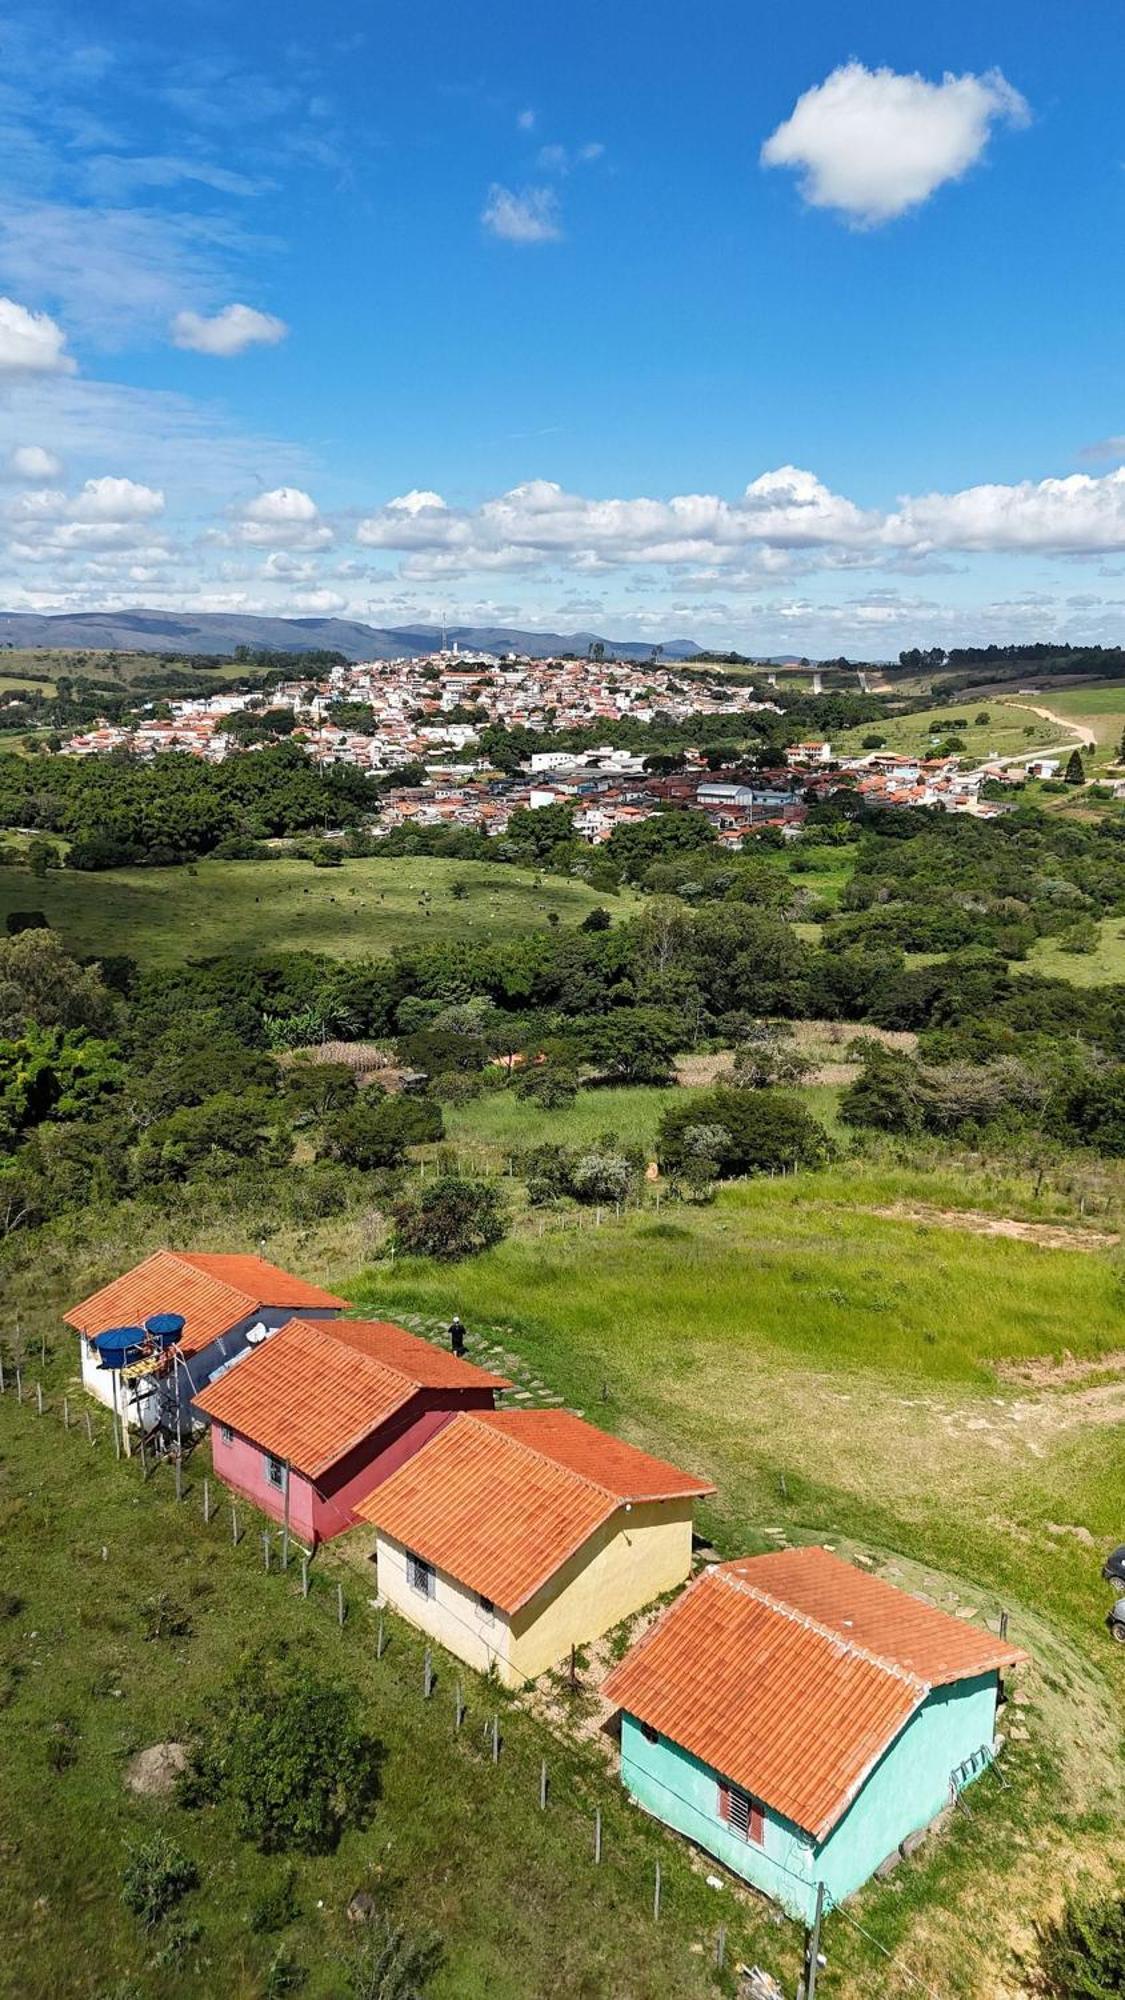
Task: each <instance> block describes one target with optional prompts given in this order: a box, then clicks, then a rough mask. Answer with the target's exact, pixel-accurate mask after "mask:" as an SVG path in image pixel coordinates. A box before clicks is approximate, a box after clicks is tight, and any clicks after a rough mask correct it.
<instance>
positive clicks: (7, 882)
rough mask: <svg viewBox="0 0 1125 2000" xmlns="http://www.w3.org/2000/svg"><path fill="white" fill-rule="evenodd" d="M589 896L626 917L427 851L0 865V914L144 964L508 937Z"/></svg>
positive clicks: (628, 902) (74, 945)
mask: <svg viewBox="0 0 1125 2000" xmlns="http://www.w3.org/2000/svg"><path fill="white" fill-rule="evenodd" d="M455 884H460V885H462V886H463V888H464V890H465V894H464V895H463V896H460V897H457V896H455V895H454V893H453V892H454V885H455ZM595 904H602V905H603V906H604V907H606V908H608V909H610V910H611V911H613V912H614V913H615V914H618V915H623V914H625V913H626V912H627V911H628V910H629V909H630V908H631V907H632V898H630V897H626V896H616V897H615V896H612V895H602V894H599V893H595V891H593V890H592V889H588V888H587V887H586V885H585V884H584V883H582V882H575V881H568V880H564V879H562V878H560V877H557V876H544V877H543V878H542V880H541V881H539V882H537V880H536V877H535V875H534V873H533V872H532V871H530V870H528V869H523V868H507V867H500V866H498V865H496V864H493V863H491V862H483V861H439V860H431V859H429V858H427V857H416V858H413V859H408V860H389V859H388V860H382V859H381V858H379V857H376V858H375V859H372V860H356V861H352V860H346V861H345V862H344V863H343V865H342V866H341V867H339V868H315V867H314V866H313V865H312V863H311V862H308V861H294V860H288V859H285V860H276V861H199V862H196V863H194V864H192V865H189V866H186V867H180V868H115V869H107V870H105V871H103V872H99V873H96V874H85V873H80V872H78V871H74V872H71V871H70V870H67V869H58V870H54V869H53V870H51V871H50V872H49V873H48V874H47V875H46V876H45V877H43V878H42V879H41V880H38V881H37V880H35V879H33V878H32V877H31V876H30V875H28V874H27V873H26V872H25V871H24V870H22V869H18V868H0V923H2V921H3V919H4V918H5V917H6V916H7V914H8V912H9V911H10V910H42V911H43V912H44V914H45V916H46V917H47V919H48V921H49V922H50V923H51V924H52V926H53V927H54V928H55V929H56V930H57V931H58V932H59V934H60V936H61V937H62V939H63V941H64V943H65V944H67V945H68V947H69V948H70V949H71V950H72V951H74V952H76V953H78V954H79V955H80V956H82V957H97V956H99V955H100V954H111V953H118V952H123V953H125V954H127V955H128V956H129V957H131V958H135V959H137V961H138V962H139V963H140V964H142V965H172V964H177V963H180V962H182V961H183V960H185V959H192V958H210V957H213V956H217V955H220V954H224V953H233V954H235V955H245V956H247V957H250V956H252V955H253V954H254V953H255V952H269V951H279V950H284V951H319V952H326V953H328V954H329V955H331V956H334V957H340V958H360V957H381V956H384V955H385V954H386V953H388V952H390V951H393V950H394V948H395V947H396V946H397V945H407V944H418V943H422V942H425V943H430V942H433V943H444V942H446V941H447V940H449V939H451V938H457V937H464V936H471V937H476V938H481V939H489V938H498V939H499V938H505V937H510V936H512V935H514V934H515V933H516V932H518V931H527V930H535V929H538V928H540V927H542V926H543V925H545V924H547V923H548V922H549V921H550V919H551V918H552V916H553V917H556V918H557V919H558V920H559V922H560V923H564V924H577V923H580V922H581V920H582V918H583V917H584V916H586V914H587V913H588V911H590V910H592V909H593V908H594V906H595Z"/></svg>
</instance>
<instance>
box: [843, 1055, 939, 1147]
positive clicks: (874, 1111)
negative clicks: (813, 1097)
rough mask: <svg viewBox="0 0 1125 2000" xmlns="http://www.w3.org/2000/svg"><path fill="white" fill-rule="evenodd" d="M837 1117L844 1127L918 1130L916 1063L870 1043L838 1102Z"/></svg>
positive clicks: (919, 1093)
mask: <svg viewBox="0 0 1125 2000" xmlns="http://www.w3.org/2000/svg"><path fill="white" fill-rule="evenodd" d="M840 1117H841V1118H842V1119H843V1121H844V1123H845V1125H865V1126H869V1127H871V1128H872V1129H873V1130H875V1131H877V1132H918V1131H920V1130H921V1127H922V1091H921V1080H920V1078H919V1075H918V1070H917V1066H916V1064H914V1063H913V1062H912V1061H911V1060H910V1057H909V1056H906V1055H902V1054H900V1052H899V1051H898V1050H897V1049H888V1048H884V1047H883V1046H882V1044H881V1043H878V1042H875V1043H872V1044H871V1046H870V1047H869V1048H868V1049H867V1050H866V1052H865V1054H864V1059H863V1067H862V1069H861V1070H860V1072H859V1075H858V1076H857V1077H856V1079H855V1081H854V1082H853V1083H850V1084H849V1085H848V1087H847V1089H846V1090H845V1091H844V1093H843V1096H842V1097H841V1099H840Z"/></svg>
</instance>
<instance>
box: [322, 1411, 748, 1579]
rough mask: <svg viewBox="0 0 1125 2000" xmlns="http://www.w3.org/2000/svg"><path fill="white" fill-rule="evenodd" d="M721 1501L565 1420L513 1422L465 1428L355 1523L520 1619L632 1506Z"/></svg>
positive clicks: (418, 1460) (431, 1450)
mask: <svg viewBox="0 0 1125 2000" xmlns="http://www.w3.org/2000/svg"><path fill="white" fill-rule="evenodd" d="M713 1491H714V1488H713V1487H710V1486H708V1485H707V1484H706V1483H705V1482H704V1481H702V1480H696V1479H692V1478H691V1477H690V1476H689V1475H687V1474H684V1473H681V1472H678V1471H677V1469H676V1467H675V1466H670V1465H665V1464H664V1462H663V1461H662V1460H661V1459H656V1458H650V1457H649V1456H648V1454H647V1453H646V1452H641V1451H635V1450H634V1449H633V1447H632V1446H631V1445H627V1444H623V1443H622V1442H621V1440H620V1439H619V1438H611V1437H608V1436H607V1435H606V1434H605V1433H604V1432H602V1431H598V1430H595V1429H594V1427H593V1425H592V1424H585V1423H583V1422H582V1420H581V1418H578V1417H572V1416H569V1415H568V1414H567V1413H566V1412H565V1411H555V1410H510V1411H509V1410H505V1411H495V1412H492V1411H490V1412H485V1413H478V1412H474V1413H473V1414H472V1415H466V1416H461V1417H456V1418H455V1419H454V1421H453V1422H452V1423H451V1424H447V1425H446V1427H445V1429H444V1430H443V1431H440V1432H439V1434H438V1435H437V1437H435V1438H432V1439H431V1441H430V1442H429V1444H426V1445H423V1447H422V1449H421V1451H419V1452H416V1453H415V1454H414V1456H413V1458H411V1459H409V1460H408V1462H407V1463H406V1464H405V1465H403V1466H400V1468H399V1470H398V1471H397V1472H395V1473H392V1475H391V1477H390V1478H389V1479H388V1480H386V1481H384V1483H383V1485H382V1486H380V1487H378V1488H377V1490H376V1491H375V1492H374V1493H372V1494H370V1495H368V1496H367V1497H366V1498H365V1499H364V1500H362V1501H361V1502H360V1503H359V1505H358V1506H357V1508H356V1512H357V1514H359V1515H361V1516H362V1518H363V1519H364V1520H366V1521H371V1522H373V1523H374V1524H375V1526H376V1527H378V1528H380V1529H382V1531H383V1532H384V1533H385V1534H387V1535H390V1536H392V1537H393V1539H394V1540H395V1541H397V1542H402V1543H404V1544H405V1546H406V1547H407V1548H409V1549H411V1550H413V1551H414V1553H415V1554H417V1555H420V1556H422V1557H424V1558H425V1560H426V1561H427V1562H432V1563H434V1564H435V1565H436V1567H437V1568H438V1569H442V1570H445V1572H446V1573H447V1575H450V1576H453V1577H456V1578H457V1580H458V1582H459V1583H463V1584H464V1585H466V1587H467V1588H468V1589H470V1590H476V1591H479V1592H480V1594H481V1595H482V1596H483V1597H489V1598H491V1599H492V1602H493V1603H494V1604H497V1605H499V1607H500V1609H501V1610H502V1611H505V1612H509V1613H511V1612H514V1611H518V1610H519V1608H520V1606H521V1605H523V1604H526V1603H527V1601H528V1599H529V1598H531V1597H533V1596H534V1595H535V1593H536V1591H537V1590H539V1589H541V1588H542V1586H543V1585H544V1584H545V1583H546V1582H547V1581H548V1579H549V1578H550V1577H552V1576H554V1574H555V1572H556V1571H557V1570H558V1569H559V1568H560V1567H561V1566H562V1564H563V1563H564V1562H565V1561H566V1560H567V1557H568V1556H571V1555H573V1554H574V1552H575V1550H577V1549H580V1548H581V1547H582V1544H583V1543H584V1542H586V1541H588V1540H589V1538H590V1536H591V1535H592V1534H593V1533H594V1531H595V1529H596V1528H598V1527H600V1526H601V1525H602V1523H603V1522H605V1521H608V1520H610V1519H611V1518H612V1516H613V1515H614V1514H616V1513H617V1511H618V1509H619V1507H621V1506H622V1505H623V1504H624V1503H625V1501H626V1500H630V1499H631V1500H637V1501H640V1500H643V1499H657V1498H666V1499H672V1498H677V1497H681V1496H690V1495H692V1494H695V1493H710V1492H713Z"/></svg>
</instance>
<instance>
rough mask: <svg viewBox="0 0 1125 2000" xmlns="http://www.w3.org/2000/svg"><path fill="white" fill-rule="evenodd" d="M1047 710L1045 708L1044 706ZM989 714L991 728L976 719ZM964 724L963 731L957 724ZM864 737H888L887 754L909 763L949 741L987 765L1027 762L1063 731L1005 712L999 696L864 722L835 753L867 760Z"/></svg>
mask: <svg viewBox="0 0 1125 2000" xmlns="http://www.w3.org/2000/svg"><path fill="white" fill-rule="evenodd" d="M1045 705H1046V704H1045ZM984 714H987V716H988V718H989V719H988V721H987V722H986V723H982V722H978V721H977V719H976V718H977V716H978V715H984ZM957 722H963V723H964V727H963V728H960V729H958V728H955V727H954V724H955V723H957ZM865 736H883V737H885V738H886V748H887V750H888V751H894V752H895V753H896V754H898V755H901V756H904V757H915V756H922V755H924V754H925V753H926V752H927V751H929V750H936V749H938V748H939V747H940V745H941V744H942V743H945V742H946V741H948V739H949V738H950V737H954V736H955V737H956V738H957V739H958V741H959V742H963V743H964V745H965V749H964V752H963V753H962V754H963V755H964V756H966V757H969V758H971V759H973V760H974V761H975V762H978V763H979V762H982V761H983V760H985V759H986V758H988V757H990V756H991V755H992V753H993V752H994V751H995V752H996V754H997V755H998V756H1001V757H1018V756H1022V755H1023V753H1024V751H1028V750H1035V749H1036V748H1038V747H1039V746H1041V745H1046V744H1048V743H1057V742H1058V740H1059V730H1058V728H1057V726H1056V725H1055V724H1053V723H1050V722H1046V721H1044V720H1043V719H1042V718H1041V717H1040V716H1037V715H1032V714H1030V713H1026V712H1024V711H1023V710H1022V709H1017V708H1014V707H1006V706H1005V704H1004V703H1003V702H1001V701H999V700H998V699H997V698H996V697H994V696H991V695H990V696H987V697H984V698H982V697H980V696H976V697H974V696H972V695H968V696H966V697H965V698H964V699H962V698H961V697H960V696H958V698H957V702H956V705H950V706H946V707H942V708H928V709H923V710H919V712H918V713H917V714H916V715H897V716H889V717H886V718H884V720H882V721H881V722H865V723H864V724H862V726H861V727H859V728H857V729H845V730H843V731H842V732H841V734H840V735H839V736H837V737H833V739H832V747H833V749H834V750H837V751H839V752H840V753H841V754H842V755H844V756H848V757H857V756H860V755H861V754H863V738H864V737H865Z"/></svg>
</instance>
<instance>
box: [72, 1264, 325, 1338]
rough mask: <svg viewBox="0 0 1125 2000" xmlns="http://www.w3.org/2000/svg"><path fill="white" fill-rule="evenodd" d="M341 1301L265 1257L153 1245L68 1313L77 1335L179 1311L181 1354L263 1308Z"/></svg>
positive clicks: (309, 1306) (321, 1305) (320, 1305)
mask: <svg viewBox="0 0 1125 2000" xmlns="http://www.w3.org/2000/svg"><path fill="white" fill-rule="evenodd" d="M346 1303H347V1301H346V1300H345V1299H338V1298H336V1297H335V1296H334V1294H333V1293H332V1292H326V1291H323V1290H322V1289H321V1287H320V1286H319V1285H311V1284H309V1283H308V1281H307V1280H306V1279H304V1278H298V1277H295V1276H294V1274H293V1272H292V1271H283V1270H282V1269H281V1268H280V1266H278V1265H277V1264H268V1263H267V1262H266V1260H265V1259H264V1258H263V1257H251V1256H241V1255H225V1254H218V1255H212V1254H210V1253H204V1252H202V1251H196V1250H156V1251H154V1252H153V1254H152V1256H151V1257H146V1258H145V1260H144V1262H143V1263H142V1264H137V1265H136V1266H135V1267H134V1269H133V1270H131V1271H126V1272H125V1273H124V1274H123V1276H121V1277H120V1278H114V1279H113V1280H112V1281H111V1283H110V1284H108V1285H103V1286H102V1288H101V1290H100V1291H97V1292H93V1293H91V1295H90V1297H89V1298H88V1299H83V1300H82V1302H81V1304H80V1305H76V1306H72V1307H71V1309H70V1311H69V1312H68V1313H66V1314H65V1315H64V1318H65V1320H66V1324H67V1325H68V1326H73V1327H76V1328H77V1330H78V1332H79V1333H84V1334H96V1333H104V1332H105V1331H106V1329H107V1328H109V1327H111V1326H131V1325H133V1324H135V1323H138V1322H141V1321H143V1320H145V1319H147V1318H148V1317H149V1315H150V1314H152V1313H157V1312H177V1313H182V1314H183V1316H184V1320H185V1326H184V1332H183V1338H182V1340H181V1341H180V1343H179V1351H180V1353H181V1354H185V1355H188V1354H198V1353H199V1352H200V1350H201V1349H202V1348H204V1347H209V1346H210V1344H211V1342H212V1341H213V1340H217V1339H218V1337H219V1335H220V1334H222V1333H227V1332H229V1331H230V1328H231V1327H232V1326H237V1325H238V1323H239V1321H240V1320H244V1319H247V1318H249V1317H250V1316H251V1315H252V1314H254V1313H256V1312H258V1311H259V1310H260V1309H261V1308H262V1307H264V1306H279V1307H282V1308H284V1307H287V1306H288V1307H292V1308H294V1309H297V1308H304V1309H305V1310H306V1311H308V1310H311V1309H313V1308H318V1309H320V1310H322V1311H330V1310H333V1309H340V1310H342V1309H343V1307H344V1306H345V1305H346Z"/></svg>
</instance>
